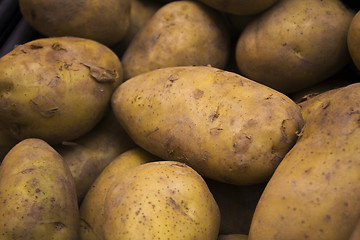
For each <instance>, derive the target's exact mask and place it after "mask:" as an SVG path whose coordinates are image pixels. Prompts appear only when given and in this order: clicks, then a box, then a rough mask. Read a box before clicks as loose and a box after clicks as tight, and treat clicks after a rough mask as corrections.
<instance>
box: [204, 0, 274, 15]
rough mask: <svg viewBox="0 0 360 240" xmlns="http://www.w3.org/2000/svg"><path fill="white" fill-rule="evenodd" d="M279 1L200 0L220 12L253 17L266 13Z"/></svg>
mask: <svg viewBox="0 0 360 240" xmlns="http://www.w3.org/2000/svg"><path fill="white" fill-rule="evenodd" d="M277 1H278V0H251V1H249V0H227V1H223V0H200V2H203V3H205V4H207V5H209V6H210V7H213V8H215V9H217V10H219V11H222V12H226V13H231V14H236V15H252V14H257V13H260V12H262V11H265V10H266V9H268V8H269V7H271V6H272V5H273V4H274V3H276V2H277Z"/></svg>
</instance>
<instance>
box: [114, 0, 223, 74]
mask: <svg viewBox="0 0 360 240" xmlns="http://www.w3.org/2000/svg"><path fill="white" fill-rule="evenodd" d="M229 49H230V39H229V33H228V32H227V28H226V24H225V21H224V19H223V17H222V15H220V14H219V13H217V12H216V11H214V10H213V9H211V8H210V7H207V6H205V5H203V4H201V3H198V2H195V1H174V2H171V3H168V4H165V5H164V6H162V7H161V8H160V9H158V10H157V11H156V12H155V14H154V15H153V16H152V17H151V18H150V19H149V20H148V21H147V23H146V24H145V25H144V26H143V27H142V28H141V29H140V30H139V32H138V33H137V34H136V35H135V37H134V38H133V39H132V41H131V43H130V44H129V47H128V48H127V49H126V51H125V52H124V55H123V56H122V59H121V61H122V64H123V67H124V78H125V79H129V78H131V77H134V76H136V75H139V74H141V73H145V72H148V71H150V70H154V69H158V68H163V67H172V66H188V65H205V66H206V65H211V66H214V67H218V68H222V67H224V66H225V65H226V64H227V60H228V55H229Z"/></svg>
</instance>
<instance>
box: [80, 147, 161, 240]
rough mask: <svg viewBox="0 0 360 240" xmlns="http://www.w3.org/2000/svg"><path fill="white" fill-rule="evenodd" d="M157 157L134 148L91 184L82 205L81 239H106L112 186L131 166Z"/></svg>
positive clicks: (114, 160)
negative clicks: (106, 221)
mask: <svg viewBox="0 0 360 240" xmlns="http://www.w3.org/2000/svg"><path fill="white" fill-rule="evenodd" d="M155 159H156V157H155V156H153V155H151V154H149V153H148V152H146V151H144V150H143V149H141V148H134V149H131V150H128V151H126V152H124V153H122V154H120V155H118V156H117V157H115V158H114V159H113V160H112V161H111V163H110V164H109V165H108V166H107V167H106V168H105V169H104V170H103V171H102V172H101V174H100V175H99V176H98V177H97V178H96V180H95V182H94V183H93V184H92V185H91V188H90V189H89V191H88V192H87V194H86V196H85V198H84V200H83V202H82V203H81V205H80V218H81V221H80V240H104V236H103V228H104V221H105V216H104V211H105V209H104V208H105V205H104V203H105V198H106V195H107V192H108V190H109V188H110V186H111V185H112V184H113V183H114V182H117V179H118V178H119V177H120V176H121V175H122V174H124V173H125V172H127V171H128V170H129V169H130V168H132V167H135V166H138V165H141V164H145V163H147V162H150V161H154V160H155Z"/></svg>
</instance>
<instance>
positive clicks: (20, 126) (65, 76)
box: [0, 37, 123, 144]
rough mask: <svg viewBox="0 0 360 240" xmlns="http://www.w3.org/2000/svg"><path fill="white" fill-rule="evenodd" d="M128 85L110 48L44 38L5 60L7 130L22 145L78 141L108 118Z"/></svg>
mask: <svg viewBox="0 0 360 240" xmlns="http://www.w3.org/2000/svg"><path fill="white" fill-rule="evenodd" d="M122 79H123V72H122V65H121V62H120V60H119V59H118V57H117V56H116V55H115V54H114V53H113V52H112V51H111V50H110V49H109V48H107V47H106V46H104V45H102V44H100V43H98V42H95V41H92V40H88V39H82V38H74V37H59V38H43V39H37V40H34V41H31V42H28V43H26V44H24V45H19V46H17V47H16V48H15V49H14V50H13V51H11V52H9V53H8V54H6V55H5V56H3V57H2V58H1V59H0V115H1V120H0V121H1V124H3V125H4V126H5V127H6V128H8V129H10V130H11V132H12V134H13V136H14V137H15V138H16V139H19V140H22V139H25V138H29V137H36V138H41V139H44V140H45V141H46V142H48V143H50V144H56V143H61V142H62V141H69V140H73V139H76V138H78V137H80V136H82V135H83V134H85V133H87V132H88V131H89V130H91V129H92V128H93V127H94V126H95V125H96V124H97V123H98V122H99V121H100V119H101V118H102V117H103V115H104V112H105V110H106V109H107V108H108V106H109V102H110V97H111V94H112V93H113V91H114V89H115V87H117V86H118V85H119V84H120V82H121V81H122Z"/></svg>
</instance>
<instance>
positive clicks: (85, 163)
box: [55, 111, 135, 203]
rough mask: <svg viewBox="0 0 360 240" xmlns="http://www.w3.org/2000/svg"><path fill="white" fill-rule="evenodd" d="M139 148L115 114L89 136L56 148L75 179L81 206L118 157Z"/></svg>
mask: <svg viewBox="0 0 360 240" xmlns="http://www.w3.org/2000/svg"><path fill="white" fill-rule="evenodd" d="M133 147H135V144H134V143H133V141H132V140H131V139H130V138H129V136H128V135H127V134H126V133H125V132H124V130H123V129H122V127H121V126H120V125H119V123H118V122H117V121H116V119H115V116H114V114H113V113H112V111H109V112H107V113H106V115H105V118H104V119H103V120H102V121H101V122H100V124H99V125H98V126H96V127H95V128H94V129H93V130H91V131H90V132H89V133H87V134H85V135H84V136H82V137H80V138H78V139H76V140H75V141H72V142H66V143H63V144H62V145H60V146H55V149H56V150H57V151H58V152H59V153H60V155H61V156H62V157H63V158H64V160H65V162H66V163H67V164H68V166H69V168H70V171H71V174H72V176H73V177H74V180H75V185H76V193H77V196H78V201H79V203H80V202H81V201H82V199H83V198H84V196H85V194H86V193H87V191H88V190H89V188H90V186H91V185H92V184H93V182H94V181H95V179H96V178H97V177H98V176H99V175H100V173H101V172H102V171H103V170H104V168H105V167H106V166H107V165H108V164H109V163H110V162H111V161H112V160H113V159H114V158H115V157H117V156H118V155H120V154H121V153H123V152H125V151H126V150H129V149H130V148H133Z"/></svg>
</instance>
